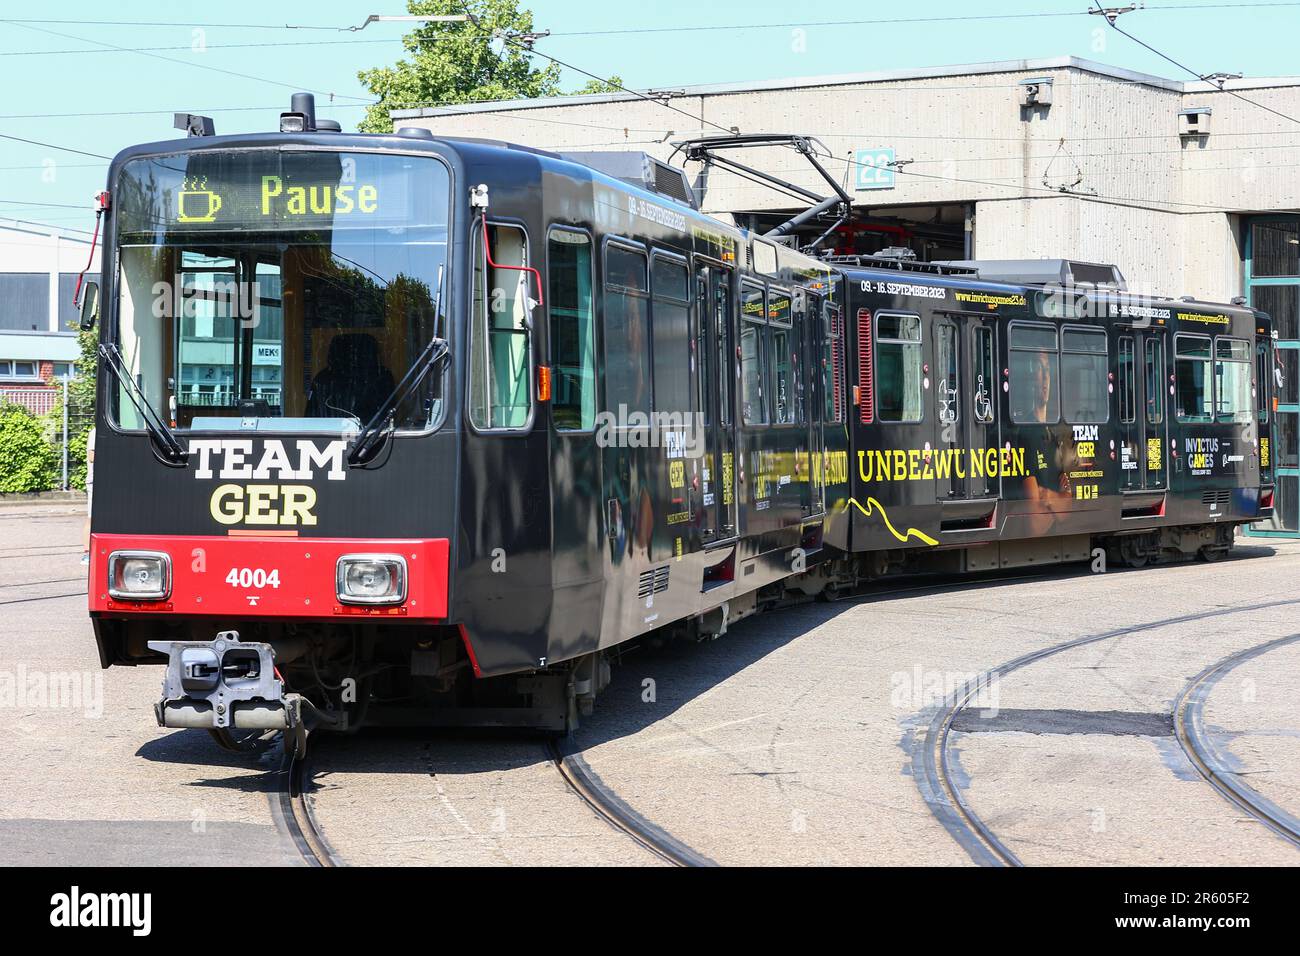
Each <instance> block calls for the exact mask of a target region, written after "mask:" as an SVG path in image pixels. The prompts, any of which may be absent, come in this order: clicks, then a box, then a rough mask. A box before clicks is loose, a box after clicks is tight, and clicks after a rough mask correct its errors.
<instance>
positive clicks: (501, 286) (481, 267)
mask: <svg viewBox="0 0 1300 956" xmlns="http://www.w3.org/2000/svg"><path fill="white" fill-rule="evenodd" d="M483 238H484V237H483V230H482V228H478V229H476V230H475V246H474V302H473V309H472V312H471V318H470V336H469V337H470V355H469V358H470V373H469V374H470V378H469V394H470V403H469V411H470V421H471V422H472V423H473V425H474V426H475V427H476V428H524V427H526V426H527V425H528V419H529V415H530V414H531V412H532V399H533V394H532V388H531V376H530V372H531V369H532V355H531V341H530V335H529V307H528V306H529V296H528V282H529V275H530V274H529V273H528V272H524V271H521V270H519V269H518V268H493V267H492V266H489V265H488V261H487V260H488V256H487V252H488V249H485V248H484V245H483ZM487 241H488V244H489V246H490V250H491V258H492V261H493V262H494V263H496V264H497V265H498V266H516V267H519V266H526V265H527V264H528V240H527V237H526V236H525V235H524V231H523V230H522V229H520V228H518V227H517V226H502V225H493V224H491V223H489V224H488V226H487Z"/></svg>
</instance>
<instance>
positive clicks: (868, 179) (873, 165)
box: [853, 147, 894, 192]
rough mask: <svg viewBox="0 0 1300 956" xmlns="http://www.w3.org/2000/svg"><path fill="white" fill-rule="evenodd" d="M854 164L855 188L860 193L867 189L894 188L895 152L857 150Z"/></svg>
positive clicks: (887, 150) (891, 150)
mask: <svg viewBox="0 0 1300 956" xmlns="http://www.w3.org/2000/svg"><path fill="white" fill-rule="evenodd" d="M853 163H854V166H853V168H854V170H855V172H856V175H855V177H854V182H853V188H854V189H855V190H857V191H858V192H861V191H863V190H865V189H893V188H894V150H893V148H892V147H890V148H889V149H855V150H854V151H853Z"/></svg>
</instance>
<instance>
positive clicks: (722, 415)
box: [713, 273, 740, 425]
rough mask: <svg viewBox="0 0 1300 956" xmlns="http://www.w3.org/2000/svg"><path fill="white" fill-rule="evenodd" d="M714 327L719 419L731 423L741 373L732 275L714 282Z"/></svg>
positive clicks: (724, 423)
mask: <svg viewBox="0 0 1300 956" xmlns="http://www.w3.org/2000/svg"><path fill="white" fill-rule="evenodd" d="M713 328H714V330H715V332H716V333H717V340H718V356H717V359H718V365H717V370H718V371H717V374H718V420H719V421H720V422H721V423H722V424H723V425H730V424H731V419H732V416H733V414H734V413H733V411H732V396H734V395H735V388H736V385H735V382H736V378H737V376H738V373H739V371H740V370H739V369H737V368H736V351H735V345H734V344H733V342H732V332H731V288H730V276H729V275H727V274H725V273H724V274H722V275H721V276H720V277H719V279H716V280H714V283H713Z"/></svg>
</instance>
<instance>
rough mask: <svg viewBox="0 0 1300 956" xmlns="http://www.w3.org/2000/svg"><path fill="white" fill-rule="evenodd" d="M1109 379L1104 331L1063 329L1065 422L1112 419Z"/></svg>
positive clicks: (1092, 423)
mask: <svg viewBox="0 0 1300 956" xmlns="http://www.w3.org/2000/svg"><path fill="white" fill-rule="evenodd" d="M1106 386H1107V378H1106V333H1105V331H1104V330H1102V329H1062V330H1061V401H1062V402H1063V403H1064V407H1063V408H1062V411H1063V412H1064V413H1065V420H1066V421H1067V422H1070V423H1071V424H1077V425H1094V424H1101V423H1102V422H1106V421H1109V420H1110V401H1109V399H1108V396H1109V394H1110V392H1109V390H1108V389H1107V387H1106Z"/></svg>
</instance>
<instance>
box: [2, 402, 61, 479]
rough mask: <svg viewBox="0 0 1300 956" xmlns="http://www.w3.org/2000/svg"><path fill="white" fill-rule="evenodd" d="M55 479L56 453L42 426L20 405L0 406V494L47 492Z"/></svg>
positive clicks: (56, 467)
mask: <svg viewBox="0 0 1300 956" xmlns="http://www.w3.org/2000/svg"><path fill="white" fill-rule="evenodd" d="M57 480H58V456H57V455H56V454H55V453H54V447H53V446H52V445H51V444H50V443H49V442H48V441H47V440H46V438H45V426H44V425H43V424H42V423H41V421H40V419H38V418H37V417H36V416H35V415H33V414H32V413H31V412H30V411H28V410H27V409H26V408H23V407H22V406H21V405H10V404H4V405H0V494H22V493H25V492H29V491H47V490H48V489H50V488H53V487H54V484H55V482H56V481H57Z"/></svg>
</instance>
